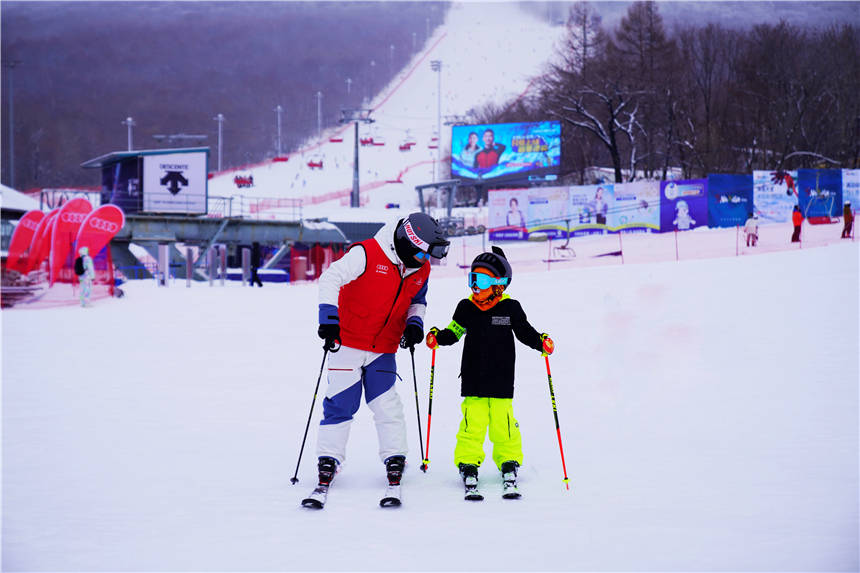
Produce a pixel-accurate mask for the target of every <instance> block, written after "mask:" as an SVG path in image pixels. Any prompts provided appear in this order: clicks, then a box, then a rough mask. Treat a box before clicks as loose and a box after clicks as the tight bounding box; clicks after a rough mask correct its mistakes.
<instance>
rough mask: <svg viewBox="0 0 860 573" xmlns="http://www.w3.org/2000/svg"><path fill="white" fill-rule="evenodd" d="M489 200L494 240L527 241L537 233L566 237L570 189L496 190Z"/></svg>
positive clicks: (489, 214)
mask: <svg viewBox="0 0 860 573" xmlns="http://www.w3.org/2000/svg"><path fill="white" fill-rule="evenodd" d="M488 196H489V203H488V205H489V212H488V222H489V226H490V240H495V241H502V240H517V239H521V240H525V239H528V238H529V235H530V234H533V233H542V234H545V235H548V236H550V237H559V236H563V235H564V230H565V225H564V222H563V219H564V218H565V216H566V212H567V188H566V187H535V188H533V189H493V190H490V192H489V193H488Z"/></svg>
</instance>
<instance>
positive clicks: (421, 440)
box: [409, 345, 424, 460]
mask: <svg viewBox="0 0 860 573" xmlns="http://www.w3.org/2000/svg"><path fill="white" fill-rule="evenodd" d="M409 353H410V354H411V355H412V384H413V385H414V386H415V415H416V417H417V418H418V445H419V446H421V459H422V460H423V459H424V436H422V435H421V409H420V408H419V407H418V377H417V376H415V346H414V345H413V346H410V347H409Z"/></svg>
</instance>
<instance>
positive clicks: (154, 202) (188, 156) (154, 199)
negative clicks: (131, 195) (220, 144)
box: [123, 151, 208, 215]
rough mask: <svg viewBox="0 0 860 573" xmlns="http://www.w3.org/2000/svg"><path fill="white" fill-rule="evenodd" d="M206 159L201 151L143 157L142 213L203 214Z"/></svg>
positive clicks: (206, 187)
mask: <svg viewBox="0 0 860 573" xmlns="http://www.w3.org/2000/svg"><path fill="white" fill-rule="evenodd" d="M207 159H208V154H207V153H206V152H205V151H192V152H183V153H165V154H153V155H145V156H144V157H143V210H144V211H146V212H150V213H187V214H201V215H202V214H205V213H206V200H207V189H208V186H207V183H208V182H207V178H206V164H207ZM123 210H124V211H126V210H125V209H123ZM126 212H128V211H126Z"/></svg>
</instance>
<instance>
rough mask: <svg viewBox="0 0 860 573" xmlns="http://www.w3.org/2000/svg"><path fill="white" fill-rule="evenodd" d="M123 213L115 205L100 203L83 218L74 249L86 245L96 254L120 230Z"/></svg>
mask: <svg viewBox="0 0 860 573" xmlns="http://www.w3.org/2000/svg"><path fill="white" fill-rule="evenodd" d="M124 225H125V214H124V213H123V212H122V209H120V208H119V207H117V206H116V205H102V206H101V207H99V208H98V209H96V210H95V211H93V212H92V213H90V214H89V215H87V218H86V219H84V222H83V223H82V224H81V228H80V230H78V235H77V237H76V240H75V251H78V250H80V248H81V247H87V248H88V249H89V250H90V255H91V256H93V257H94V256H96V254H97V253H100V252H101V250H102V249H104V248H105V246H106V245H107V244H108V243H109V242H110V240H111V239H113V238H114V236H116V234H117V233H119V232H120V230H122V228H123V226H124Z"/></svg>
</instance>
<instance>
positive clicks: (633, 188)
mask: <svg viewBox="0 0 860 573" xmlns="http://www.w3.org/2000/svg"><path fill="white" fill-rule="evenodd" d="M614 191H615V193H614V196H613V197H612V198H611V199H610V200H609V201H608V204H609V209H608V211H607V219H606V224H607V226H608V227H609V230H611V231H619V232H620V231H625V232H630V231H643V232H646V231H654V232H657V231H659V230H660V182H659V181H634V182H632V183H616V184H615V188H614Z"/></svg>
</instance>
